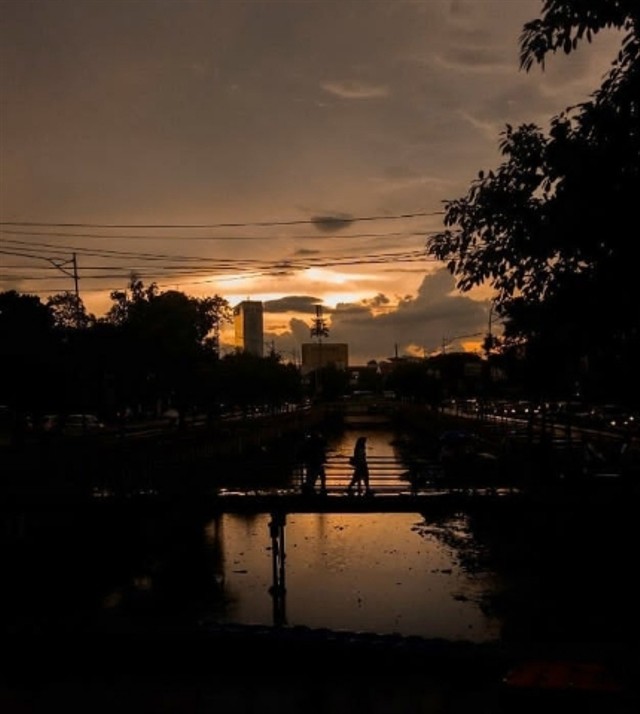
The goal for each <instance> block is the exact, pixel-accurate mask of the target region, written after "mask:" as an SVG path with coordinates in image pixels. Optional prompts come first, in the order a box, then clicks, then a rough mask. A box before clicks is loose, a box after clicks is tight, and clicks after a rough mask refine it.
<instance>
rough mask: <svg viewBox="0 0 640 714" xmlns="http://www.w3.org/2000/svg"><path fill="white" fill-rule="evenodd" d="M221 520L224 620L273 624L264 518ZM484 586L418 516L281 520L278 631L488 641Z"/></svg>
mask: <svg viewBox="0 0 640 714" xmlns="http://www.w3.org/2000/svg"><path fill="white" fill-rule="evenodd" d="M250 520H251V523H250V525H249V524H248V522H247V521H248V519H247V517H245V516H237V515H225V516H223V517H222V518H221V521H222V531H223V532H224V543H223V559H224V562H225V563H226V574H225V592H226V593H227V596H228V598H227V599H228V601H232V602H233V604H232V605H231V606H230V607H229V608H228V610H227V612H226V613H225V616H224V618H223V619H222V621H223V622H239V623H252V624H264V625H269V624H273V607H272V606H273V603H272V601H271V594H270V588H271V586H272V553H271V544H270V542H269V537H268V533H269V521H270V516H268V515H260V516H257V517H254V518H252V519H250ZM485 589H486V583H485V582H484V581H483V580H482V579H479V578H477V577H476V576H475V575H474V574H472V573H469V572H466V571H465V569H464V568H463V567H462V565H461V564H460V562H459V560H458V558H457V555H456V552H455V550H454V549H453V548H451V547H449V546H448V545H446V544H445V543H444V542H443V540H442V539H441V538H440V537H439V536H438V533H437V532H436V530H433V529H432V528H431V527H430V526H429V524H427V523H426V522H425V520H424V518H423V517H422V516H420V515H418V514H406V513H405V514H388V513H385V514H346V515H342V514H296V515H291V516H289V517H288V518H287V524H286V616H285V624H287V625H305V626H308V627H314V628H315V627H318V628H329V629H339V630H354V631H367V632H377V633H381V634H391V633H399V634H403V635H422V636H425V637H441V638H445V639H450V640H460V639H465V640H470V641H487V640H491V639H495V638H497V637H498V634H499V625H498V623H497V622H496V621H495V620H494V619H492V618H490V617H488V616H486V615H485V614H484V613H483V612H482V609H481V602H482V597H483V594H484V592H485Z"/></svg>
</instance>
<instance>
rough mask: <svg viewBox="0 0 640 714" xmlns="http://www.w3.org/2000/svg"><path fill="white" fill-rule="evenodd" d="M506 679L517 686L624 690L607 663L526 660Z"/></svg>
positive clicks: (610, 691) (525, 687) (504, 680)
mask: <svg viewBox="0 0 640 714" xmlns="http://www.w3.org/2000/svg"><path fill="white" fill-rule="evenodd" d="M503 683H504V684H505V685H506V686H507V687H509V688H513V689H516V690H520V689H526V690H539V691H540V690H544V691H548V690H553V691H580V692H608V693H612V694H619V693H621V692H622V686H621V684H620V682H618V680H617V679H616V677H615V676H614V675H613V674H612V673H611V672H610V671H609V670H608V669H607V668H606V667H605V666H604V665H602V664H598V663H592V662H566V661H560V662H546V661H531V662H524V663H522V664H520V665H517V666H516V667H514V668H513V669H512V670H511V671H510V672H508V673H507V675H506V676H505V677H504V679H503Z"/></svg>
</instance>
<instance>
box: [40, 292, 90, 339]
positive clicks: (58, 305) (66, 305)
mask: <svg viewBox="0 0 640 714" xmlns="http://www.w3.org/2000/svg"><path fill="white" fill-rule="evenodd" d="M47 307H48V308H49V310H50V311H51V314H52V315H53V320H54V323H55V326H56V327H57V328H59V329H62V330H74V329H82V328H87V327H89V325H93V324H94V323H95V321H96V318H95V315H92V314H91V313H88V312H87V309H86V307H85V305H84V302H83V301H82V298H81V297H78V296H77V295H76V294H75V293H71V292H68V291H65V292H62V293H57V294H56V295H51V297H49V299H48V300H47Z"/></svg>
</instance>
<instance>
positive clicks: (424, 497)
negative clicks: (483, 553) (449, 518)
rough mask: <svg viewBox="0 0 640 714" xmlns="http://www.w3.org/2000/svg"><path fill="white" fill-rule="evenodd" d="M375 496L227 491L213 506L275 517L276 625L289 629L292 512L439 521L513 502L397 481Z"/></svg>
mask: <svg viewBox="0 0 640 714" xmlns="http://www.w3.org/2000/svg"><path fill="white" fill-rule="evenodd" d="M387 483H388V484H389V485H387V486H386V488H385V489H384V490H383V491H378V492H376V491H375V490H374V494H373V495H347V494H345V493H344V492H342V493H340V492H336V491H332V492H328V493H327V494H305V493H302V492H301V491H295V490H282V491H253V492H250V491H247V492H238V491H233V492H221V493H219V494H218V495H217V496H216V497H215V499H214V501H213V503H212V506H213V508H214V509H215V510H217V511H218V512H219V513H220V512H224V513H270V514H271V520H270V522H269V537H270V539H271V571H272V572H271V580H272V582H271V587H270V588H269V594H270V595H271V598H272V607H273V624H274V625H275V626H281V625H284V624H286V591H287V588H286V568H285V561H286V558H287V555H286V550H285V530H286V524H287V515H288V514H292V513H343V514H344V513H419V514H421V515H423V516H425V517H429V516H431V517H434V516H437V515H443V514H447V513H455V512H457V511H461V510H466V509H468V508H469V507H470V506H472V505H473V507H474V508H477V507H479V506H481V505H486V506H489V507H495V506H496V505H497V502H498V500H499V501H500V502H503V503H504V502H507V501H510V499H507V498H506V496H507V495H509V494H510V495H511V496H514V495H515V492H511V491H508V490H489V489H477V490H474V491H472V492H469V491H453V490H446V491H445V490H436V489H435V488H433V487H429V488H424V489H406V488H402V486H400V485H399V484H398V482H395V484H394V486H391V485H390V482H389V480H387Z"/></svg>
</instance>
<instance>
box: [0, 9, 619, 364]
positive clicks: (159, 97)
mask: <svg viewBox="0 0 640 714" xmlns="http://www.w3.org/2000/svg"><path fill="white" fill-rule="evenodd" d="M541 8H542V3H541V2H539V0H367V2H364V1H363V0H341V2H326V0H304V1H301V0H246V1H245V0H234V2H229V1H228V0H203V1H202V2H183V1H182V0H154V1H153V2H123V1H122V0H95V1H93V2H79V1H78V0H38V1H37V2H36V1H34V0H0V10H1V12H2V17H3V22H2V24H0V289H2V290H8V289H16V290H18V291H21V292H27V293H31V294H37V295H39V296H40V297H41V298H42V299H43V300H46V299H47V298H48V297H49V296H50V295H51V294H54V293H56V292H61V291H64V290H72V289H73V281H72V280H71V279H70V278H69V275H68V274H67V273H66V272H64V271H63V270H61V269H60V266H62V265H65V261H70V260H71V259H72V258H74V259H75V261H76V265H77V268H78V277H79V289H80V293H81V296H82V298H83V299H84V301H85V303H86V306H87V308H88V309H89V311H91V312H93V313H94V314H96V316H98V317H99V316H101V315H103V314H104V313H105V312H106V310H108V308H109V306H110V304H111V301H110V297H109V294H110V292H111V291H113V290H122V289H124V288H125V286H126V284H127V283H128V281H129V279H130V277H131V274H132V273H136V274H137V275H138V276H139V277H141V278H142V279H143V280H144V282H145V284H146V283H147V282H157V283H158V285H159V286H160V287H161V289H163V290H172V289H177V290H181V291H184V292H186V293H187V294H190V295H193V296H196V297H202V296H206V295H213V294H218V295H220V296H221V297H224V298H226V299H227V300H228V301H229V302H230V303H231V304H232V305H233V304H236V303H237V302H239V301H240V300H244V299H247V298H251V299H256V300H262V301H263V302H264V305H265V325H266V329H267V334H266V335H265V340H267V341H268V342H269V343H270V344H274V345H275V347H276V349H280V350H281V351H282V352H283V354H284V353H292V352H294V351H295V350H298V351H299V348H300V344H301V343H302V342H306V341H308V340H309V325H310V324H311V321H312V319H313V315H314V314H315V306H316V305H318V304H322V305H323V308H324V314H325V316H326V319H327V323H328V328H329V332H330V334H329V338H328V339H329V340H330V341H336V342H347V343H348V344H349V346H350V361H351V362H353V363H361V362H365V361H367V360H369V359H384V358H386V357H388V356H389V355H393V354H394V353H395V352H396V350H398V351H399V353H400V354H413V355H419V356H422V355H423V354H426V353H429V352H432V351H437V350H438V349H440V346H441V345H442V344H443V339H444V338H446V337H447V336H451V335H474V334H476V333H481V332H483V331H486V325H487V320H488V314H489V306H490V298H491V296H490V295H489V294H487V293H486V291H484V292H483V291H482V290H479V291H478V292H474V294H473V295H471V294H467V295H460V294H459V293H458V292H457V291H456V290H455V286H454V283H453V280H452V278H451V276H449V275H448V274H447V273H446V272H445V271H444V269H443V266H442V264H440V263H438V262H437V261H434V260H432V259H427V257H426V256H425V255H424V246H425V242H426V238H427V237H428V236H429V235H433V233H435V232H438V231H440V230H442V228H443V225H442V219H443V211H444V206H445V202H446V201H447V200H450V199H455V198H458V197H460V196H462V195H464V193H466V190H467V188H468V186H469V184H470V182H471V181H472V180H473V179H474V178H475V177H476V176H477V174H478V171H479V170H481V169H482V170H487V169H491V168H494V167H495V166H497V165H498V164H499V163H500V155H499V151H498V146H499V136H500V132H501V131H502V130H503V129H504V127H505V125H506V124H507V123H509V124H511V125H514V126H517V125H518V124H521V123H529V122H532V123H536V124H538V125H539V126H541V127H543V128H547V127H548V124H549V121H550V119H551V118H552V117H553V116H554V115H555V114H557V113H559V112H560V111H562V110H563V109H565V108H566V107H567V106H570V105H572V104H576V103H578V102H580V101H584V100H586V99H587V98H588V96H589V94H590V93H591V92H592V91H593V90H594V89H595V88H596V87H597V86H598V85H599V83H600V80H601V78H602V76H603V74H604V73H605V71H606V70H607V68H608V67H609V65H610V64H611V62H612V61H613V59H614V58H615V54H616V52H617V49H618V45H619V36H618V35H616V33H613V32H612V33H600V34H599V35H598V37H597V38H596V39H595V41H594V42H593V44H591V45H587V46H585V47H584V48H581V49H580V50H579V51H577V52H575V53H572V54H571V55H569V56H557V57H553V58H551V60H550V61H549V62H547V67H546V69H545V71H544V72H543V71H541V70H540V69H539V68H535V69H533V70H532V71H531V72H530V73H528V74H527V73H525V72H522V71H520V69H519V46H518V39H519V36H520V32H521V30H522V27H523V25H524V23H525V22H527V21H529V20H532V19H535V18H536V17H538V16H539V13H540V11H541ZM223 338H224V336H223ZM478 343H479V340H475V344H476V345H477V344H478ZM461 344H462V342H461V341H458V343H457V345H454V346H453V347H456V346H460V345H461ZM473 344H474V341H473V340H470V341H469V342H468V345H469V346H473ZM449 349H452V347H451V346H450V347H449Z"/></svg>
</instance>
